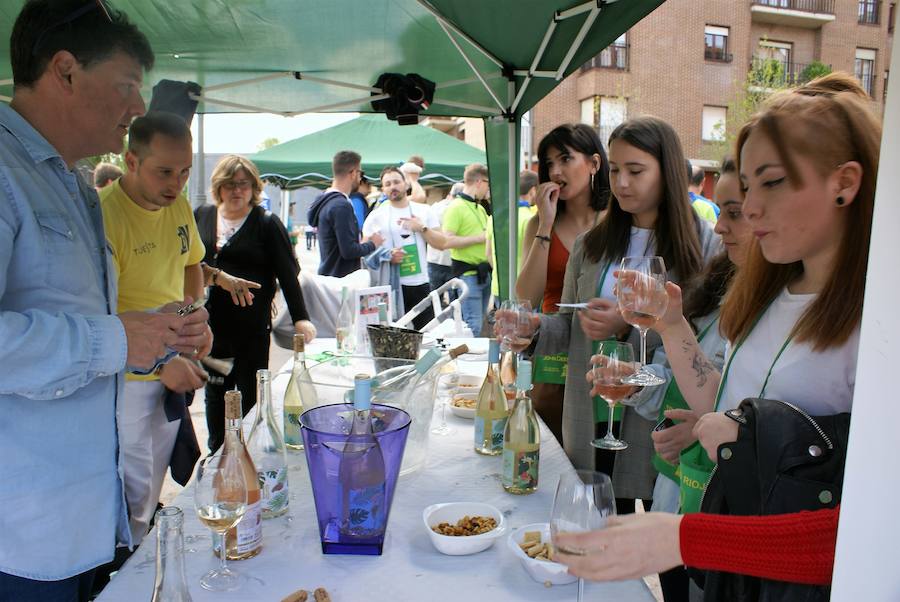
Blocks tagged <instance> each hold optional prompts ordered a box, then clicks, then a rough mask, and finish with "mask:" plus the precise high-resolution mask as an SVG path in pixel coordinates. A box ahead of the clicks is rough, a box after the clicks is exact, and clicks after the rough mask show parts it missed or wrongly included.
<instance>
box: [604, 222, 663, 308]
mask: <svg viewBox="0 0 900 602" xmlns="http://www.w3.org/2000/svg"><path fill="white" fill-rule="evenodd" d="M655 252H656V245H655V244H654V242H653V229H651V228H638V227H637V226H632V227H631V239H630V240H629V241H628V251H626V252H625V257H635V256H644V257H646V256H647V255H653V254H654V253H655ZM621 263H622V258H619V261H616V262H614V263H613V264H612V265H610V266H609V269H608V270H607V271H606V278H605V279H604V280H603V286H602V287H601V288H600V297H602V298H603V299H615V298H616V296H615V295H614V294H613V287H615V286H616V277H615V276H613V272H615V271H616V270H618V269H619V265H620V264H621ZM605 266H606V264H605V263H604V264H601V267H600V269H601V270H603V268H604V267H605ZM600 274H601V276H602V275H603V272H602V271H601V272H600ZM591 296H592V297H593V296H594V295H591Z"/></svg>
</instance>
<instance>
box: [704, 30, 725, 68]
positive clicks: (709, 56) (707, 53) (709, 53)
mask: <svg viewBox="0 0 900 602" xmlns="http://www.w3.org/2000/svg"><path fill="white" fill-rule="evenodd" d="M704 33H705V40H704V45H705V49H704V52H703V56H704V58H706V60H708V61H722V62H728V63H730V62H731V55H730V54H728V28H727V27H718V26H716V25H707V26H706V30H705V32H704Z"/></svg>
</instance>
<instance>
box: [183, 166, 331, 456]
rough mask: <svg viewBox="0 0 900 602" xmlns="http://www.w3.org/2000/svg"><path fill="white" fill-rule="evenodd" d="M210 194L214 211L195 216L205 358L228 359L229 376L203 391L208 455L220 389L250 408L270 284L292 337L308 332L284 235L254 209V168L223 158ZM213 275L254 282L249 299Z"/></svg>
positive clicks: (219, 427)
mask: <svg viewBox="0 0 900 602" xmlns="http://www.w3.org/2000/svg"><path fill="white" fill-rule="evenodd" d="M211 188H212V189H211V192H212V198H213V200H214V202H215V205H204V206H202V207H199V208H198V209H197V210H196V212H195V216H196V218H197V227H198V229H199V230H200V237H201V238H202V239H203V244H204V245H205V246H206V257H205V258H204V262H205V263H206V264H207V265H208V266H209V267H210V268H212V271H211V273H210V282H209V283H210V284H212V285H213V286H211V287H210V292H209V302H208V304H207V309H208V310H209V324H210V327H211V328H212V331H213V337H214V338H213V348H212V352H211V354H210V355H211V356H212V357H215V358H234V368H233V370H232V371H231V373H230V374H229V375H227V376H224V378H223V377H222V375H215V374H213V375H212V376H213V377H215V376H219V378H211V379H210V383H208V384H207V385H206V423H207V426H208V427H209V440H208V442H207V444H208V446H209V449H210V451H215V450H216V449H218V448H219V446H220V445H221V444H222V442H223V440H224V432H225V431H224V428H225V413H224V412H225V409H224V396H225V391H227V390H230V389H233V388H234V387H235V386H237V388H238V390H239V391H240V392H241V395H242V397H243V411H244V414H246V413H247V412H248V411H249V410H250V408H252V407H253V404H255V403H256V371H257V370H259V369H261V368H267V367H268V365H269V341H270V331H271V329H272V313H271V307H272V300H273V298H274V297H275V290H276V282H275V281H276V279H277V280H278V283H279V284H280V285H281V289H282V291H283V292H284V297H285V300H286V301H287V306H288V311H289V312H290V314H291V318H292V319H293V321H294V327H295V329H296V331H297V332H298V333H303V334H305V335H306V340H307V341H311V340H312V339H313V338H315V336H316V329H315V327H314V326H313V324H312V323H311V322H310V321H309V314H308V313H307V311H306V306H305V304H304V303H303V295H302V294H301V292H300V283H299V281H298V280H297V274H299V272H300V266H299V264H298V263H297V257H296V255H295V254H294V249H293V248H292V247H291V243H290V238H289V236H288V233H287V230H286V229H285V227H284V224H282V223H281V220H279V219H278V217H276V216H275V215H273V214H271V213H269V212H267V211H266V210H265V209H263V208H262V207H260V206H259V200H260V193H261V192H262V182H261V181H260V179H259V171H258V170H257V168H256V166H255V165H254V164H253V163H252V162H251V161H249V160H247V159H246V158H244V157H240V156H237V155H228V156H225V157H223V158H222V160H221V161H219V164H218V165H216V167H215V169H214V170H213V173H212V186H211ZM218 270H221V271H223V272H226V273H228V274H230V275H232V276H236V277H238V278H242V279H245V280H247V281H252V282H254V283H259V285H260V288H259V290H257V291H254V293H252V294H251V293H250V292H249V291H248V290H246V289H244V288H243V287H242V286H241V285H240V284H239V285H238V287H239V288H238V289H236V290H233V291H231V292H229V291H227V290H225V289H224V288H221V287H219V286H216V284H217V280H218ZM235 300H237V301H238V302H237V303H236V302H235ZM248 301H251V302H249V303H248Z"/></svg>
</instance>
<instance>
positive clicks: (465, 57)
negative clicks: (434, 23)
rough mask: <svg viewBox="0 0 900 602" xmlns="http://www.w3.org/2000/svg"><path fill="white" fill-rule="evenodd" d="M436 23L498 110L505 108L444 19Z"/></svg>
mask: <svg viewBox="0 0 900 602" xmlns="http://www.w3.org/2000/svg"><path fill="white" fill-rule="evenodd" d="M438 25H440V26H441V29H443V30H444V33H445V34H447V37H448V38H450V43H452V44H453V46H454V47H455V48H456V51H457V52H459V54H460V56H461V57H462V58H463V60H464V61H465V62H466V64H467V65H468V66H469V68H470V69H471V70H472V71H473V72H474V73H475V77H477V78H478V81H480V82H481V85H482V86H484V89H485V90H487V92H488V94H490V95H491V98H493V99H494V102H495V103H497V106H498V107H499V108H500V111H504V110H506V107H504V106H503V103H502V102H500V99H499V98H497V95H496V94H495V93H494V91H493V90H492V89H491V87H490V86H489V85H488V83H487V81H486V80H485V79H484V76H483V75H482V74H481V72H480V71H479V70H478V67H476V66H475V63H473V62H472V59H470V58H469V55H467V54H466V53H465V52H463V49H462V47H461V46H460V45H459V42H457V41H456V38H454V37H453V34H452V33H450V30H449V29H448V28H447V26H446V25H445V24H444V21H443V20H442V19H438Z"/></svg>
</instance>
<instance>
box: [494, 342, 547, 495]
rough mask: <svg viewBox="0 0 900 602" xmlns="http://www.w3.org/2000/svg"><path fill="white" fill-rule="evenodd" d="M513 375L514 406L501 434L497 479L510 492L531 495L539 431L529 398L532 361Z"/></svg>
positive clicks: (534, 486)
mask: <svg viewBox="0 0 900 602" xmlns="http://www.w3.org/2000/svg"><path fill="white" fill-rule="evenodd" d="M518 368H519V369H518V373H517V374H516V389H517V393H516V405H515V407H513V411H512V414H511V415H510V417H509V420H508V421H507V422H506V432H505V433H504V434H503V470H502V472H501V473H500V479H501V482H502V483H503V488H504V489H505V490H506V491H508V492H509V493H515V494H525V493H534V492H535V491H537V487H538V467H539V464H540V457H541V431H540V426H539V425H538V421H537V417H535V415H534V408H533V407H532V405H531V398H530V397H529V396H528V392H529V391H530V390H531V362H529V361H527V360H520V361H519V366H518Z"/></svg>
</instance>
